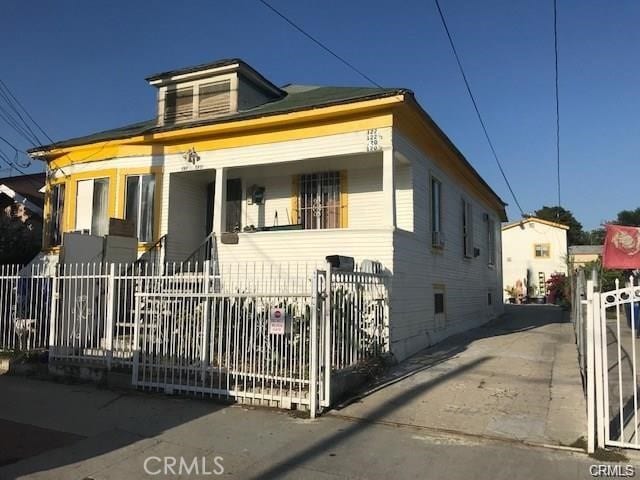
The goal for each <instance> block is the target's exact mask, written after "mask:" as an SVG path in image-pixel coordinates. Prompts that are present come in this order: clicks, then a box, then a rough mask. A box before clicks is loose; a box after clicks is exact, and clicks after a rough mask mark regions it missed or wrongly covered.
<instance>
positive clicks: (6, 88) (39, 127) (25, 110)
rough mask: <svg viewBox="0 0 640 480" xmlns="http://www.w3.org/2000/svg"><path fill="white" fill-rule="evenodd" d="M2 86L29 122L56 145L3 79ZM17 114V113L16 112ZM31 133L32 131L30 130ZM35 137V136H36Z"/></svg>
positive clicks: (0, 82) (0, 83)
mask: <svg viewBox="0 0 640 480" xmlns="http://www.w3.org/2000/svg"><path fill="white" fill-rule="evenodd" d="M0 85H2V86H3V87H4V89H5V90H6V92H7V93H8V94H9V95H10V96H11V98H13V100H14V101H15V102H16V103H17V104H18V106H19V107H20V108H21V109H22V111H23V112H24V113H25V114H26V115H27V117H29V120H31V121H32V122H33V124H34V125H35V126H36V127H38V130H40V131H41V132H42V134H43V135H44V136H45V137H47V139H48V140H49V141H50V142H51V143H52V144H53V143H55V142H54V141H53V140H52V139H51V137H50V136H49V135H47V132H45V131H44V130H43V129H42V127H41V126H40V124H39V123H38V122H36V121H35V119H34V118H33V117H32V116H31V114H30V113H29V111H28V110H27V109H26V108H24V106H23V105H22V103H20V100H18V99H17V98H16V97H15V95H14V94H13V93H12V92H11V90H9V87H7V84H6V83H4V82H3V81H2V79H1V78H0ZM16 113H17V112H16ZM18 115H20V114H18ZM20 118H22V117H20ZM25 124H26V122H25ZM29 131H31V129H29ZM34 136H35V134H34ZM36 138H37V136H36Z"/></svg>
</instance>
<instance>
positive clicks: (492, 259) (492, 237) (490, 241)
mask: <svg viewBox="0 0 640 480" xmlns="http://www.w3.org/2000/svg"><path fill="white" fill-rule="evenodd" d="M487 247H488V248H487V251H488V252H489V258H488V263H489V265H495V264H496V222H495V221H493V220H491V219H490V218H489V220H487Z"/></svg>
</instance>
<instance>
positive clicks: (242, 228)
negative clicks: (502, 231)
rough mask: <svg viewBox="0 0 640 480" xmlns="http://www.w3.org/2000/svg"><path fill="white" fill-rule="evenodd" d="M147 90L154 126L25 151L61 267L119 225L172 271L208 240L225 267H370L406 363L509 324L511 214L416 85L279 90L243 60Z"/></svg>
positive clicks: (394, 345)
mask: <svg viewBox="0 0 640 480" xmlns="http://www.w3.org/2000/svg"><path fill="white" fill-rule="evenodd" d="M147 81H148V82H149V84H150V85H151V86H152V87H154V88H155V89H156V95H157V113H156V115H155V117H154V118H152V119H151V120H148V121H145V122H140V123H136V124H133V125H128V126H124V127H121V128H117V129H114V130H109V131H104V132H100V133H96V134H92V135H88V136H84V137H79V138H73V139H71V140H66V141H62V142H58V143H56V144H54V145H49V146H43V147H38V148H35V149H33V150H32V151H31V152H30V153H31V155H32V156H33V158H36V159H40V160H42V161H44V162H46V164H47V167H48V171H49V172H50V176H49V178H48V186H47V203H46V209H45V215H46V219H47V222H46V229H45V230H46V231H45V235H44V237H45V249H44V254H45V255H46V256H48V258H49V259H50V260H51V259H53V260H55V258H56V257H57V256H58V255H59V253H60V248H61V246H62V248H64V235H65V234H66V233H68V232H78V231H79V232H84V233H87V234H90V235H93V236H103V235H107V234H109V233H110V232H109V228H110V224H111V225H114V224H116V222H115V221H113V220H111V219H122V220H125V223H127V222H128V224H129V225H132V227H131V228H132V230H133V232H134V235H135V236H136V237H137V240H138V251H139V254H140V255H144V253H145V252H146V251H149V250H150V249H158V248H162V258H163V259H164V260H165V261H167V262H180V261H185V260H186V259H188V258H193V256H192V254H193V252H197V251H198V249H199V247H200V246H201V245H202V242H203V241H204V240H205V239H206V238H207V237H208V235H209V233H210V232H212V237H209V238H211V239H212V242H213V247H214V248H213V249H212V252H213V253H212V256H213V258H212V259H213V260H215V261H217V262H219V263H222V264H224V263H235V262H268V263H282V262H291V263H294V262H325V257H326V256H328V255H334V254H335V255H343V256H347V257H353V259H354V261H355V263H356V264H358V265H361V264H363V261H365V260H369V261H370V262H364V264H366V265H369V267H370V268H371V266H372V265H374V266H376V268H378V267H379V266H380V265H381V267H382V268H383V269H385V270H386V271H388V272H389V273H390V274H391V275H392V277H391V285H392V286H391V291H392V293H391V299H390V306H389V308H390V325H389V335H390V348H391V350H392V352H393V353H394V355H395V356H396V358H397V359H399V360H400V359H403V358H405V357H406V356H408V355H410V354H412V353H413V352H416V351H417V350H419V349H421V348H423V347H425V346H428V345H430V344H432V343H434V342H436V341H438V340H440V339H442V338H444V337H446V336H448V335H450V334H452V333H455V332H458V331H461V330H465V329H468V328H471V327H474V326H477V325H479V324H481V323H483V322H485V321H487V320H488V319H491V318H494V317H496V316H497V315H499V314H500V313H501V309H502V304H501V302H500V301H499V298H500V292H501V291H502V266H501V253H500V252H501V250H500V248H501V247H500V236H499V235H498V232H499V230H498V228H499V225H500V222H501V221H505V220H506V214H505V204H504V202H503V201H502V200H501V199H500V198H499V196H498V195H497V194H496V193H495V192H494V191H493V190H492V189H491V188H490V187H489V185H488V184H487V183H486V182H485V181H484V180H483V179H482V178H481V177H480V175H479V174H478V173H477V172H476V170H474V168H473V167H472V166H471V164H470V163H469V162H468V161H467V160H466V159H465V157H464V156H463V155H462V153H461V152H460V151H459V150H458V149H457V148H456V147H455V146H454V145H453V143H452V142H451V140H449V138H447V136H446V135H445V134H444V133H443V132H442V130H440V128H439V127H438V126H437V125H436V124H435V122H434V121H433V120H432V119H431V118H430V117H429V115H428V114H427V113H426V112H425V111H424V110H423V109H422V107H421V106H420V105H419V104H418V103H417V101H416V99H415V97H414V95H413V93H412V92H411V91H410V90H407V89H403V88H365V87H320V86H308V85H292V84H290V85H286V86H283V87H278V86H276V85H274V84H273V83H271V82H270V81H269V80H268V79H267V78H265V77H264V76H262V75H261V74H260V73H259V72H257V71H256V70H255V69H253V68H252V67H251V66H249V65H248V64H246V63H245V62H243V61H242V60H239V59H230V60H221V61H216V62H213V63H209V64H206V65H199V66H195V67H188V68H183V69H179V70H172V71H168V72H164V73H159V74H157V75H152V76H150V77H149V78H147ZM110 220H111V221H110ZM118 228H122V225H120V226H119V227H118ZM371 261H373V262H371ZM375 262H379V263H375Z"/></svg>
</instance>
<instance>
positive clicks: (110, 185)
mask: <svg viewBox="0 0 640 480" xmlns="http://www.w3.org/2000/svg"><path fill="white" fill-rule="evenodd" d="M91 173H93V174H94V175H93V176H90V177H86V178H83V177H76V178H74V179H73V181H74V187H75V188H74V191H73V197H74V198H73V200H74V205H73V206H74V209H73V214H74V217H73V228H72V229H71V230H73V231H78V230H85V229H78V185H79V184H80V182H88V181H91V182H92V187H91V190H92V199H91V201H92V205H91V226H90V227H89V234H90V235H98V233H96V232H94V228H93V224H94V216H93V213H94V208H93V207H94V205H93V202H94V201H95V182H96V180H106V181H107V203H106V205H105V215H106V217H107V218H106V231H105V232H104V233H103V234H102V235H108V234H109V218H111V217H112V216H113V198H114V194H113V191H114V189H115V188H116V185H115V182H114V179H113V176H112V175H109V174H106V173H103V172H91Z"/></svg>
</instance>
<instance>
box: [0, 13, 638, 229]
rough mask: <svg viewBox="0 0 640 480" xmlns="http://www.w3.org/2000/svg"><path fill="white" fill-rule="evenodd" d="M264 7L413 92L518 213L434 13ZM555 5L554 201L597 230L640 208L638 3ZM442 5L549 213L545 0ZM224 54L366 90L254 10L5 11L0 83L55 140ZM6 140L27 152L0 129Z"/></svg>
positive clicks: (500, 143)
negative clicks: (161, 79) (177, 72)
mask: <svg viewBox="0 0 640 480" xmlns="http://www.w3.org/2000/svg"><path fill="white" fill-rule="evenodd" d="M270 2H271V4H272V5H273V6H274V7H275V8H277V9H279V10H280V11H282V12H283V13H284V14H285V15H287V16H288V17H290V18H291V19H292V20H294V21H295V22H296V23H297V24H298V25H300V26H301V27H302V28H303V29H305V30H306V31H307V32H309V33H310V34H311V35H313V36H315V37H316V38H318V39H320V40H321V41H322V42H323V43H324V44H326V45H327V46H328V47H329V48H331V49H332V50H334V51H335V52H336V53H338V54H339V55H340V56H342V57H344V58H346V59H347V60H349V62H351V63H352V64H353V65H355V66H356V67H357V68H358V69H360V70H361V71H363V72H365V73H366V75H367V76H369V77H371V78H372V79H374V80H375V81H376V82H377V83H378V84H380V85H382V86H386V87H406V88H410V89H411V90H413V91H414V92H415V94H416V97H417V99H418V101H419V102H420V104H421V105H422V106H423V107H424V108H425V109H426V110H427V112H428V113H429V114H430V115H431V117H432V118H433V119H434V120H435V121H436V122H437V123H438V125H439V126H440V127H441V128H442V129H443V130H444V131H445V133H446V134H447V135H448V136H449V138H451V140H452V141H453V142H454V143H455V144H456V146H457V147H458V148H459V149H460V150H461V151H462V152H463V153H464V155H465V156H466V157H467V159H468V160H469V161H470V162H471V164H472V165H473V166H474V167H475V168H476V170H478V172H479V173H480V174H481V175H482V176H483V177H484V178H485V180H486V181H487V182H488V183H489V185H491V187H492V188H493V189H494V190H495V191H496V192H497V193H498V194H499V195H500V196H501V197H502V199H503V200H504V201H505V202H507V203H508V204H509V207H508V209H507V211H508V215H509V219H510V220H513V219H517V218H519V217H520V212H519V210H518V209H517V208H516V206H515V202H514V200H513V198H512V196H511V194H510V193H509V191H508V189H507V186H506V183H505V182H504V180H503V178H502V176H501V175H500V172H499V170H498V167H497V166H496V163H495V160H494V158H493V156H492V154H491V151H490V149H489V146H488V144H487V141H486V139H485V137H484V134H483V132H482V129H481V126H480V124H479V122H478V119H477V117H476V116H475V112H474V110H473V105H472V103H471V101H470V99H469V96H468V95H467V92H466V89H465V86H464V83H463V80H462V77H461V75H460V72H459V70H458V67H457V65H456V63H455V58H454V56H453V54H452V51H451V48H450V46H449V43H448V40H447V38H446V35H445V32H444V29H443V27H442V24H441V22H440V19H439V17H438V13H437V9H436V7H435V3H434V2H433V1H431V0H416V1H413V0H406V1H404V0H400V1H397V2H387V1H385V2H382V1H377V0H368V1H364V0H350V1H346V0H325V1H322V2H320V1H305V0H295V1H294V0H270ZM557 3H558V44H559V46H558V48H559V89H560V90H559V91H560V162H561V167H560V168H561V176H560V178H561V204H562V206H563V207H565V208H567V209H569V210H571V211H572V212H573V213H574V215H575V216H576V218H577V219H578V220H579V221H580V222H581V223H582V224H583V226H584V227H585V229H592V228H597V227H598V226H599V225H600V224H601V223H602V222H604V221H606V220H609V219H613V218H615V216H616V213H617V212H618V211H620V210H623V209H635V208H637V207H638V206H640V199H639V198H638V194H637V192H639V191H640V162H639V161H638V157H639V152H640V148H639V147H640V145H639V144H640V116H639V115H638V112H640V95H638V90H639V88H640V62H639V61H638V60H639V58H638V51H639V48H638V47H639V46H640V28H638V24H639V23H640V2H637V1H635V0H612V1H606V0H600V1H595V0H557ZM440 4H441V7H442V9H443V11H444V14H445V17H446V19H447V23H448V26H449V29H450V31H451V33H452V35H453V38H454V41H455V43H456V47H457V49H458V52H459V54H460V57H461V59H462V63H463V66H464V68H465V71H466V74H467V77H468V79H469V81H470V84H471V88H472V90H473V93H474V95H475V97H476V100H477V103H478V106H479V109H480V112H481V114H482V116H483V117H484V120H485V123H486V126H487V129H488V132H489V135H490V136H491V139H492V141H493V144H494V146H495V148H496V151H497V153H498V156H499V158H500V160H501V162H502V164H503V166H504V170H505V172H506V174H507V177H508V178H509V180H510V182H511V184H512V187H513V190H514V192H515V194H516V196H517V198H518V201H519V202H520V204H521V205H522V208H523V210H524V211H525V212H527V213H532V212H533V211H534V210H536V209H539V208H541V207H542V206H543V205H556V204H557V203H558V191H557V176H556V143H555V141H556V136H555V99H554V89H555V83H554V82H555V80H554V79H555V77H554V44H553V0H483V1H471V0H440ZM233 57H240V58H242V59H244V60H245V61H246V62H247V63H249V64H250V65H252V66H253V67H254V68H256V69H257V70H258V71H260V72H261V73H262V74H263V75H264V76H266V77H267V78H268V79H270V80H271V81H272V82H273V83H275V84H277V85H284V84H287V83H298V84H312V85H346V86H352V85H368V82H367V81H366V80H365V79H364V78H362V77H361V76H359V75H358V74H357V73H356V72H354V71H353V70H351V69H349V68H348V67H346V66H345V65H343V64H342V63H340V62H339V61H338V60H336V59H335V58H334V57H332V56H331V55H329V54H328V53H326V52H325V51H323V50H322V49H321V48H319V47H318V46H317V45H315V44H314V43H313V42H311V41H310V40H309V39H307V38H305V37H304V36H302V35H301V34H300V33H299V32H297V31H296V30H295V29H293V28H292V27H291V26H290V25H288V24H287V23H285V22H284V21H283V20H282V19H281V18H279V17H277V16H276V15H275V14H274V13H273V12H271V11H270V10H268V9H267V8H266V7H265V6H264V5H262V4H261V3H260V2H259V1H258V0H237V1H224V2H222V1H214V0H210V1H195V0H194V1H189V2H175V1H173V2H170V1H164V0H160V1H154V2H150V1H147V2H143V1H137V2H135V1H121V0H111V1H79V0H78V1H72V0H56V1H55V2H46V1H37V0H32V1H27V0H2V8H1V14H0V79H2V81H3V82H4V83H5V84H6V85H7V86H8V87H9V88H10V89H11V90H12V92H13V93H14V95H15V96H16V97H17V98H18V99H19V100H20V101H21V103H22V104H23V105H24V106H25V108H26V109H27V110H28V111H29V113H30V114H31V115H32V116H33V117H34V118H35V119H36V121H37V122H38V123H39V124H40V125H41V126H42V128H43V129H44V130H45V132H46V133H47V134H48V135H49V136H50V137H51V138H53V139H54V140H56V141H57V140H62V139H66V138H71V137H76V136H80V135H85V134H89V133H93V132H96V131H101V130H106V129H110V128H114V127H118V126H122V125H126V124H128V123H133V122H137V121H140V120H146V119H149V118H152V117H153V116H154V114H155V111H154V108H155V105H154V102H155V88H154V87H151V86H149V85H148V84H147V83H146V82H145V80H144V78H145V77H147V76H149V75H150V74H153V73H157V72H161V71H166V70H171V69H174V68H180V67H185V66H190V65H195V64H199V63H205V62H209V61H213V60H216V59H220V58H233ZM0 136H2V137H4V138H5V139H7V140H10V141H11V142H12V143H13V144H14V145H15V146H17V147H18V148H20V149H26V148H28V147H30V146H31V145H30V144H29V143H27V142H26V141H25V140H23V139H22V138H21V137H19V136H18V135H17V134H16V133H15V132H14V131H13V130H12V129H11V128H10V127H9V126H8V125H7V124H6V123H3V122H2V120H0ZM0 148H2V149H3V150H4V152H5V154H8V155H11V157H13V152H12V151H11V149H10V148H8V147H6V146H5V145H0ZM5 167H7V165H6V164H2V163H0V176H7V175H9V173H11V172H10V171H9V170H8V169H7V170H2V169H4V168H5ZM38 169H40V170H41V169H42V166H41V165H39V164H36V163H35V162H34V164H32V165H31V167H29V168H28V169H27V170H28V171H36V170H38ZM13 173H15V170H14V171H13Z"/></svg>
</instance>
